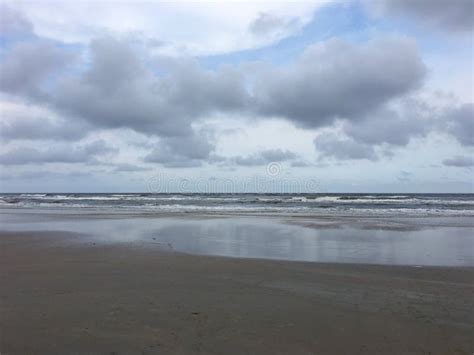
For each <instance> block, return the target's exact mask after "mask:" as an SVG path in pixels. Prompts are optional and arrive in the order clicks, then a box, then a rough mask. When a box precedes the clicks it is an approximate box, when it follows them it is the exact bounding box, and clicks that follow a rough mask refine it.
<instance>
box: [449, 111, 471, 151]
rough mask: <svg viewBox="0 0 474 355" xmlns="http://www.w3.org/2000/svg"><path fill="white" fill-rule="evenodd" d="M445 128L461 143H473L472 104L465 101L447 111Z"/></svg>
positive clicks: (468, 144)
mask: <svg viewBox="0 0 474 355" xmlns="http://www.w3.org/2000/svg"><path fill="white" fill-rule="evenodd" d="M443 118H444V121H445V123H446V125H445V128H446V129H447V131H448V132H449V133H451V134H452V135H453V136H454V137H455V138H456V139H457V140H458V141H459V143H461V144H462V145H466V146H473V145H474V104H472V103H467V104H463V105H461V106H459V107H456V108H453V109H452V110H450V111H447V112H446V114H445V116H444V117H443Z"/></svg>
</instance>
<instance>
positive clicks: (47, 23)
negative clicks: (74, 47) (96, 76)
mask: <svg viewBox="0 0 474 355" xmlns="http://www.w3.org/2000/svg"><path fill="white" fill-rule="evenodd" d="M328 2H329V0H315V1H311V2H297V3H295V2H290V1H279V2H269V1H259V2H248V1H237V2H221V3H201V2H194V1H186V2H184V1H177V2H159V1H147V2H144V3H140V4H139V6H137V4H136V3H135V2H133V1H120V2H112V1H98V2H88V1H77V2H72V1H71V2H63V1H54V0H48V1H15V2H14V3H11V4H10V6H11V7H14V8H16V9H19V10H20V11H22V12H23V13H24V14H25V15H26V17H27V18H28V19H29V20H30V21H31V22H32V23H33V25H34V28H35V32H36V33H37V34H38V35H40V36H44V37H49V38H52V39H56V40H60V41H63V42H69V43H71V42H83V43H84V42H85V43H87V42H89V41H90V40H91V39H92V38H94V37H97V36H100V35H103V34H104V33H108V34H112V35H118V36H126V37H129V38H132V39H135V40H138V41H145V42H147V43H148V44H150V45H152V46H155V47H156V48H155V49H156V50H157V51H158V52H160V53H166V54H177V53H179V54H188V55H208V54H219V53H228V52H233V51H237V50H243V49H251V48H256V47H261V46H265V45H268V44H271V43H273V42H275V41H278V40H279V39H281V38H284V37H286V36H289V35H291V34H292V33H294V32H295V31H298V30H299V29H300V28H301V27H302V26H304V25H305V24H307V23H308V22H309V21H310V20H311V18H312V15H313V13H314V11H315V10H316V9H317V8H319V7H321V6H323V5H324V4H325V3H328ZM52 9H54V11H52ZM91 9H93V11H91ZM262 14H264V15H265V16H270V17H274V18H278V19H281V23H282V24H283V26H282V29H281V30H272V31H268V33H266V34H262V33H259V34H258V35H255V33H253V31H252V30H251V28H252V24H254V22H255V21H256V20H258V18H259V17H260V16H261V15H262ZM288 24H292V25H288Z"/></svg>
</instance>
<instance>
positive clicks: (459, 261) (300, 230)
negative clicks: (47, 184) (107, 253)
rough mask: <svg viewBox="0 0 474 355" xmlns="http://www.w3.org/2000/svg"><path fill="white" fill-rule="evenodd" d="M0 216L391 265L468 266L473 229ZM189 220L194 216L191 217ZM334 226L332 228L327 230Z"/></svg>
mask: <svg viewBox="0 0 474 355" xmlns="http://www.w3.org/2000/svg"><path fill="white" fill-rule="evenodd" d="M34 217H35V218H32V215H31V214H28V213H15V212H12V213H4V214H2V222H4V223H2V225H3V228H4V229H5V230H16V231H22V230H23V231H32V230H38V231H41V230H43V231H44V230H48V231H68V232H76V233H81V234H88V235H91V236H93V238H94V239H95V240H96V241H100V242H107V243H110V242H112V243H114V242H140V243H145V244H146V245H150V246H153V245H158V246H159V247H162V248H165V249H172V250H174V251H178V252H185V253H191V254H203V255H219V256H229V257H244V258H267V259H281V260H297V261H317V262H345V263H370V264H391V265H445V266H472V265H474V256H473V253H472V250H474V238H473V237H472V234H473V233H472V232H473V228H469V227H463V228H460V227H452V226H451V227H439V226H436V227H435V226H432V227H427V226H426V225H425V226H423V228H401V229H396V228H395V229H393V228H380V227H378V228H377V226H380V221H375V222H373V223H372V224H371V225H369V224H367V223H365V224H360V223H359V224H358V223H352V225H351V223H347V221H345V223H335V222H334V221H333V222H331V223H327V222H324V221H306V222H305V221H303V222H301V221H295V220H292V219H289V220H288V219H287V220H285V221H283V220H279V219H275V218H256V217H232V218H191V217H192V216H187V217H172V218H167V217H166V218H163V217H161V218H149V217H147V218H145V217H143V216H141V217H140V216H127V217H123V218H87V217H84V216H74V215H70V214H69V215H67V216H65V215H63V216H58V215H50V214H41V213H39V214H38V213H35V214H34ZM194 217H196V216H194ZM335 227H337V228H335Z"/></svg>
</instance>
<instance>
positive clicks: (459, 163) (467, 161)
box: [443, 156, 474, 168]
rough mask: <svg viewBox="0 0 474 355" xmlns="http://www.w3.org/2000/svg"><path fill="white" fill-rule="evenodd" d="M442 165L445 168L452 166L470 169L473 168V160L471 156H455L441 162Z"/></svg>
mask: <svg viewBox="0 0 474 355" xmlns="http://www.w3.org/2000/svg"><path fill="white" fill-rule="evenodd" d="M443 164H444V165H446V166H454V167H458V168H470V167H473V166H474V159H473V158H472V156H470V157H466V156H456V157H453V158H450V159H445V160H443Z"/></svg>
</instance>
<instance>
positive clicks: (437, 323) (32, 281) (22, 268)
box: [0, 231, 474, 354]
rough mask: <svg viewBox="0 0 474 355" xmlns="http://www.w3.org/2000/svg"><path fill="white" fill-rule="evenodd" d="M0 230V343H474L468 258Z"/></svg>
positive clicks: (40, 347) (168, 348) (160, 350)
mask: <svg viewBox="0 0 474 355" xmlns="http://www.w3.org/2000/svg"><path fill="white" fill-rule="evenodd" d="M0 240H1V257H0V264H1V265H0V269H1V278H0V292H1V324H0V329H1V342H0V352H1V354H224V353H226V354H472V352H473V349H474V348H473V346H474V341H473V339H474V307H473V306H474V304H473V300H472V299H473V298H472V296H473V294H474V268H472V267H411V266H410V267H407V266H377V265H363V264H358V265H355V264H334V263H307V262H289V261H275V260H256V259H237V258H223V257H214V256H197V255H187V254H182V253H177V252H172V251H164V250H162V249H160V248H156V247H150V246H149V245H148V244H147V245H145V244H143V243H139V242H136V243H112V244H111V243H109V244H104V243H96V242H94V240H93V239H88V238H87V237H86V236H84V235H78V234H75V233H65V232H57V231H56V232H48V231H37V232H35V231H29V232H2V233H1V234H0ZM73 240H74V241H77V240H81V242H79V243H77V242H75V243H71V242H70V241H73Z"/></svg>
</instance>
